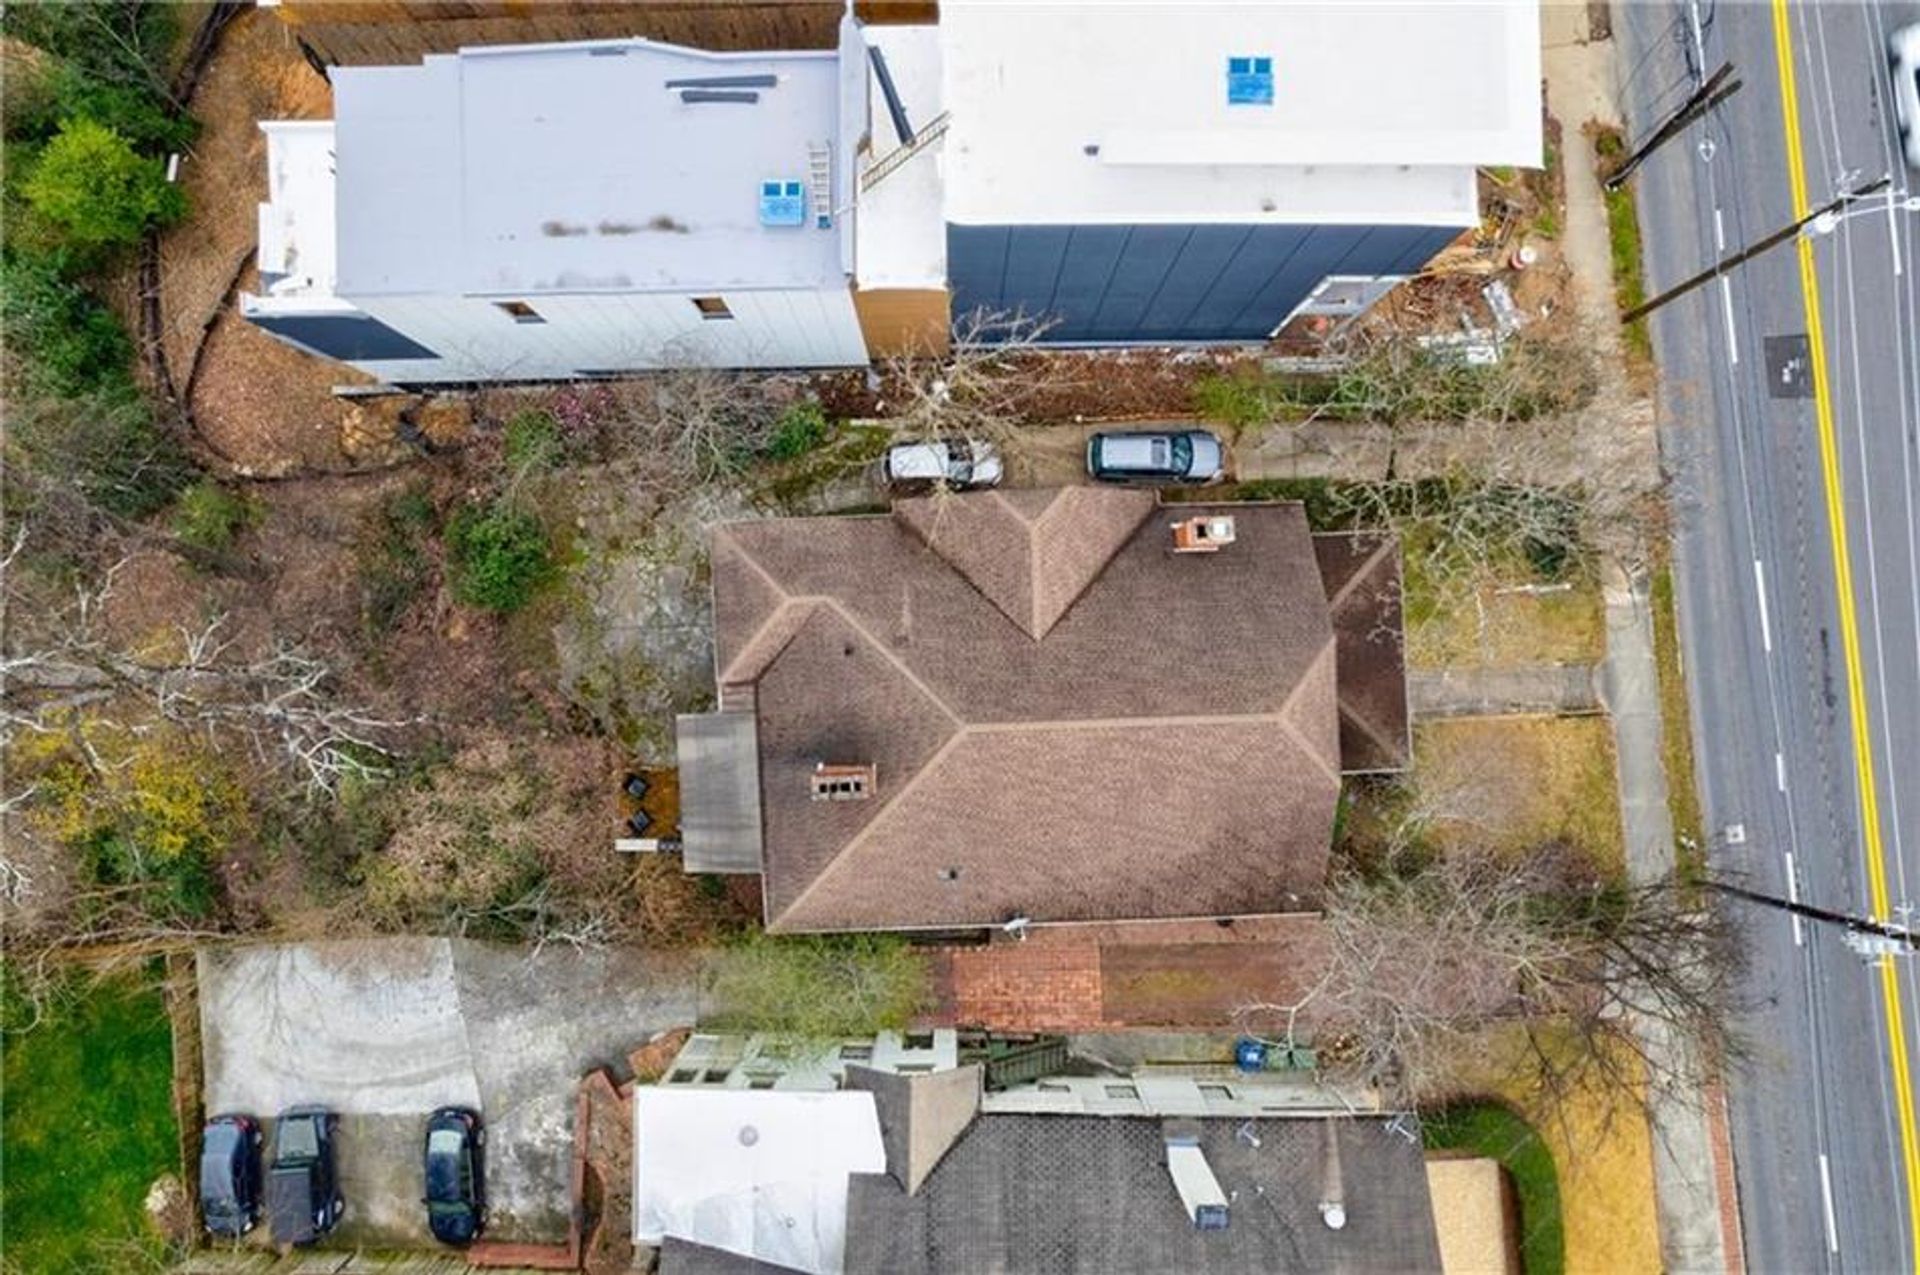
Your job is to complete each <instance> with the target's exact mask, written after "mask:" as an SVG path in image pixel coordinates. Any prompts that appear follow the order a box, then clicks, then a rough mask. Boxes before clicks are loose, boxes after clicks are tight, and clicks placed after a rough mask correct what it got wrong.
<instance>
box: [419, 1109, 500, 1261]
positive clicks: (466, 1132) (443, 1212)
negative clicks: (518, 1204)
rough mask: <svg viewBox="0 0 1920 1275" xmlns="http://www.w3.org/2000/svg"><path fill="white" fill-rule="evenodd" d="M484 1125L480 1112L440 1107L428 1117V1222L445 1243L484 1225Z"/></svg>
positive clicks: (460, 1240)
mask: <svg viewBox="0 0 1920 1275" xmlns="http://www.w3.org/2000/svg"><path fill="white" fill-rule="evenodd" d="M486 1145H487V1131H486V1129H485V1127H484V1126H482V1125H481V1123H480V1115H479V1113H478V1112H474V1111H469V1110H467V1109H466V1108H465V1107H442V1108H440V1110H438V1111H436V1112H434V1113H433V1115H432V1116H431V1117H429V1118H428V1120H427V1145H426V1174H427V1194H426V1199H425V1200H424V1201H423V1202H424V1203H425V1204H426V1206H427V1225H428V1226H429V1227H430V1228H432V1230H433V1238H435V1239H436V1240H439V1241H440V1242H441V1243H443V1244H465V1243H467V1242H468V1241H470V1240H472V1239H473V1238H474V1237H475V1236H477V1235H479V1234H480V1231H481V1229H482V1227H483V1226H484V1225H485V1214H486V1207H487V1204H486V1173H485V1169H484V1166H483V1165H482V1163H481V1159H482V1157H481V1148H482V1147H484V1146H486Z"/></svg>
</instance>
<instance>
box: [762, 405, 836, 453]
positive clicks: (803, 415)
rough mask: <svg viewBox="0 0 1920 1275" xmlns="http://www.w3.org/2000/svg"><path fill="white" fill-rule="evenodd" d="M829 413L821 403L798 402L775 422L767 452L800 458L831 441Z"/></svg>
mask: <svg viewBox="0 0 1920 1275" xmlns="http://www.w3.org/2000/svg"><path fill="white" fill-rule="evenodd" d="M828 430H829V425H828V422H827V414H826V412H825V411H824V410H822V409H821V407H820V405H819V404H818V403H795V404H794V405H793V406H791V407H789V408H787V410H786V411H784V412H782V413H780V417H779V419H778V420H776V421H774V423H773V437H772V438H771V439H770V440H769V441H768V443H767V455H768V456H770V457H772V458H773V459H774V460H798V459H799V458H800V457H802V456H805V455H806V454H807V453H808V452H810V451H813V450H814V449H816V448H818V447H819V446H820V445H821V444H822V443H824V442H826V441H827V433H828Z"/></svg>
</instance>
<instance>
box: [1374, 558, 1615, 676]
mask: <svg viewBox="0 0 1920 1275" xmlns="http://www.w3.org/2000/svg"><path fill="white" fill-rule="evenodd" d="M1430 540H1431V537H1428V536H1423V535H1410V536H1407V537H1406V538H1405V539H1403V540H1402V542H1401V555H1402V557H1401V561H1402V563H1403V564H1404V571H1405V577H1404V580H1405V583H1404V588H1405V593H1404V595H1403V599H1402V601H1403V605H1404V608H1405V612H1406V625H1407V662H1408V663H1409V664H1410V665H1412V666H1413V667H1415V668H1471V667H1476V666H1480V665H1512V664H1593V663H1597V662H1598V661H1599V660H1600V659H1601V658H1602V657H1604V656H1605V654H1606V640H1607V622H1606V606H1605V602H1604V601H1603V599H1602V598H1601V595H1600V587H1599V584H1598V582H1597V581H1595V580H1594V579H1593V578H1592V575H1591V573H1590V572H1586V571H1580V570H1575V571H1574V572H1573V573H1572V579H1571V580H1569V581H1567V582H1566V583H1568V584H1570V585H1571V586H1572V587H1570V588H1568V589H1565V590H1564V591H1560V592H1552V593H1525V592H1518V591H1517V590H1518V589H1519V588H1522V587H1526V586H1534V587H1538V586H1541V585H1545V584H1548V583H1549V582H1547V581H1543V580H1541V579H1539V578H1538V576H1537V574H1536V573H1535V572H1534V570H1533V569H1532V567H1531V566H1530V565H1529V564H1528V563H1527V562H1526V561H1525V560H1524V559H1522V558H1520V556H1519V555H1518V554H1516V555H1514V560H1513V561H1512V562H1510V563H1505V564H1488V565H1487V566H1486V567H1485V568H1484V569H1481V570H1480V571H1478V572H1477V573H1476V574H1475V575H1474V576H1473V577H1471V578H1469V577H1463V576H1462V575H1460V574H1459V573H1458V572H1445V573H1440V572H1436V571H1435V570H1434V569H1433V567H1434V565H1435V564H1434V560H1433V557H1432V555H1434V554H1436V553H1445V552H1446V548H1445V547H1444V546H1439V545H1435V544H1431V543H1429V541H1430Z"/></svg>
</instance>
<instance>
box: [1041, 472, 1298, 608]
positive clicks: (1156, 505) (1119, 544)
mask: <svg viewBox="0 0 1920 1275" xmlns="http://www.w3.org/2000/svg"><path fill="white" fill-rule="evenodd" d="M1088 490H1090V491H1094V492H1098V493H1099V495H1098V496H1097V497H1096V498H1097V499H1103V500H1104V499H1107V498H1109V497H1112V498H1115V499H1118V498H1121V497H1123V496H1132V495H1133V494H1134V493H1133V492H1131V491H1127V490H1125V489H1122V490H1120V491H1114V492H1104V491H1101V489H1100V488H1097V487H1095V488H1088ZM1067 491H1068V489H1067V488H1065V487H1061V488H1058V489H1057V490H1056V492H1055V495H1054V498H1053V503H1052V504H1050V505H1048V506H1047V508H1046V510H1045V512H1044V513H1042V515H1041V517H1043V518H1044V517H1046V516H1047V515H1049V514H1052V513H1053V511H1054V510H1056V509H1058V508H1060V506H1061V505H1062V504H1063V503H1065V501H1066V497H1067ZM1140 494H1141V495H1144V496H1146V497H1148V503H1146V504H1145V505H1142V506H1141V509H1140V513H1139V515H1138V516H1137V517H1136V518H1134V520H1133V522H1132V523H1130V524H1129V525H1128V526H1127V530H1126V534H1125V535H1123V536H1121V537H1120V538H1119V540H1117V541H1116V542H1115V543H1114V545H1113V547H1112V548H1111V549H1109V550H1108V551H1107V555H1106V556H1105V557H1104V558H1102V559H1101V560H1100V565H1099V566H1098V567H1096V568H1095V569H1094V571H1093V573H1092V574H1091V575H1089V576H1088V577H1087V578H1086V579H1085V580H1083V581H1081V582H1080V587H1079V588H1078V589H1076V590H1074V593H1073V596H1072V597H1070V598H1068V599H1067V600H1066V601H1065V602H1064V603H1062V604H1061V606H1060V610H1059V612H1058V613H1057V614H1055V616H1054V617H1053V624H1049V625H1047V627H1046V629H1045V631H1043V632H1042V631H1036V632H1035V634H1034V641H1036V642H1038V641H1040V640H1041V639H1042V638H1044V637H1046V635H1047V634H1048V633H1051V632H1053V627H1054V625H1055V624H1058V623H1060V621H1062V620H1064V619H1066V618H1067V613H1068V612H1069V611H1071V610H1073V609H1074V608H1075V607H1076V606H1079V605H1080V599H1081V598H1084V597H1086V596H1087V593H1088V591H1089V590H1091V589H1092V588H1093V586H1094V585H1096V584H1098V583H1099V582H1100V577H1101V576H1104V575H1105V574H1107V568H1108V567H1111V566H1112V565H1113V560H1114V559H1115V558H1117V557H1119V556H1120V551H1121V550H1123V549H1125V548H1126V547H1127V543H1128V542H1129V541H1131V540H1132V539H1133V538H1134V537H1135V536H1137V535H1139V534H1140V528H1141V527H1142V526H1143V525H1144V524H1145V523H1146V522H1147V520H1148V519H1150V518H1152V517H1153V516H1154V515H1155V514H1157V513H1159V512H1160V510H1162V509H1164V508H1165V507H1166V506H1164V505H1163V504H1161V503H1160V496H1159V493H1157V492H1142V493H1140ZM1038 525H1039V524H1038V523H1035V524H1034V526H1035V528H1036V534H1035V535H1034V537H1033V542H1032V543H1033V563H1032V576H1033V585H1032V588H1033V620H1034V625H1033V627H1034V628H1035V630H1039V629H1040V537H1039V535H1038V534H1037V529H1038ZM1321 587H1322V588H1323V589H1324V588H1325V587H1326V586H1325V585H1324V584H1323V585H1322V586H1321Z"/></svg>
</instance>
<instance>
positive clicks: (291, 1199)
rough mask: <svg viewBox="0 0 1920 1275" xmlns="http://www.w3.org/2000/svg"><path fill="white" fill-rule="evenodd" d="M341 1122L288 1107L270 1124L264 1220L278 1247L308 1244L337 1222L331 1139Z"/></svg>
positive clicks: (340, 1202) (317, 1111)
mask: <svg viewBox="0 0 1920 1275" xmlns="http://www.w3.org/2000/svg"><path fill="white" fill-rule="evenodd" d="M339 1124H340V1118H339V1117H338V1116H336V1115H334V1114H333V1113H332V1112H331V1111H328V1110H326V1109H325V1108H323V1107H291V1108H289V1109H287V1110H286V1111H283V1112H281V1113H280V1118H279V1119H277V1120H275V1121H274V1122H273V1163H272V1166H271V1167H270V1168H268V1170H267V1217H268V1220H269V1221H270V1222H271V1224H272V1226H273V1238H274V1239H275V1240H276V1241H277V1242H279V1243H282V1244H311V1243H313V1241H315V1240H317V1239H319V1238H320V1237H321V1236H323V1235H325V1234H326V1233H327V1232H328V1231H331V1230H332V1229H333V1228H334V1225H335V1224H336V1223H337V1222H339V1221H340V1215H341V1214H342V1213H344V1212H345V1211H346V1207H347V1202H346V1200H344V1199H343V1198H341V1195H340V1179H339V1175H338V1173H337V1172H336V1170H335V1167H334V1156H333V1138H334V1133H335V1132H336V1131H337V1129H338V1128H339Z"/></svg>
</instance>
